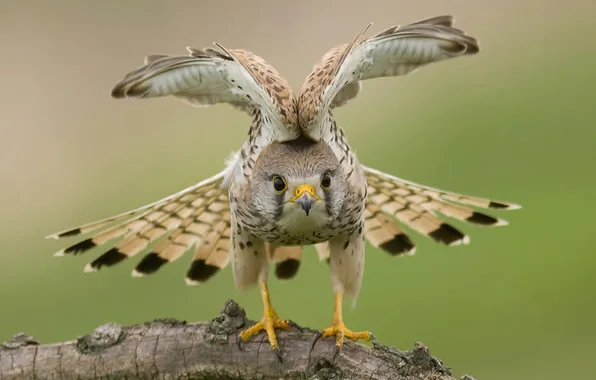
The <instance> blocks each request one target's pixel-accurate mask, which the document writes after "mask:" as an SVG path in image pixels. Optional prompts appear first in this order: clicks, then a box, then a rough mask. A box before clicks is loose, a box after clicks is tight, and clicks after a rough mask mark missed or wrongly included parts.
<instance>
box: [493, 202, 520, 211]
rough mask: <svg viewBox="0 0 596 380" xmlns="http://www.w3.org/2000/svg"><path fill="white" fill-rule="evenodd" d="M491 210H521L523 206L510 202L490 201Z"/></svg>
mask: <svg viewBox="0 0 596 380" xmlns="http://www.w3.org/2000/svg"><path fill="white" fill-rule="evenodd" d="M488 207H489V208H494V209H496V210H519V209H520V208H522V206H521V205H518V204H515V203H509V202H499V201H490V202H489V204H488Z"/></svg>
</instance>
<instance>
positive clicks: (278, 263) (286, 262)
mask: <svg viewBox="0 0 596 380" xmlns="http://www.w3.org/2000/svg"><path fill="white" fill-rule="evenodd" d="M268 245H269V260H270V261H271V262H272V263H274V264H275V276H276V277H277V278H279V279H280V280H289V279H291V278H293V277H295V276H296V274H297V273H298V269H300V259H301V258H302V247H301V246H278V245H274V244H268Z"/></svg>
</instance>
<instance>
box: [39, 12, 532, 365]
mask: <svg viewBox="0 0 596 380" xmlns="http://www.w3.org/2000/svg"><path fill="white" fill-rule="evenodd" d="M453 25H454V18H453V17H452V16H449V15H445V16H438V17H432V18H426V19H423V20H420V21H416V22H413V23H410V24H406V25H397V26H393V27H390V28H388V29H385V30H383V31H381V32H380V33H378V34H376V35H374V36H372V37H368V38H365V37H364V36H365V34H366V33H367V32H368V30H369V28H370V27H371V26H372V23H371V24H368V25H367V26H366V27H365V28H364V29H363V30H362V31H361V32H360V33H359V34H357V35H356V37H355V38H353V39H352V40H351V42H349V43H343V44H340V45H337V46H335V47H333V48H331V49H330V50H328V51H327V52H326V53H325V54H324V55H323V56H322V58H321V59H320V60H319V61H318V62H317V63H316V64H315V65H314V67H313V68H312V71H311V72H310V74H309V75H308V76H307V77H306V79H305V80H304V82H303V85H302V87H301V88H300V91H299V92H297V93H295V92H294V91H293V90H292V89H291V87H290V85H289V84H288V82H287V81H286V80H285V79H284V78H283V77H282V76H281V74H280V73H279V72H278V71H277V70H276V69H275V68H273V67H272V66H271V65H270V64H268V63H267V62H266V61H265V60H264V59H263V58H261V57H260V56H258V55H256V54H254V53H252V52H250V51H248V50H245V49H228V48H226V47H224V46H223V45H221V44H220V43H217V42H214V46H213V47H208V48H203V49H194V48H191V47H187V50H188V54H187V55H163V54H159V55H148V56H146V57H145V60H144V62H143V64H142V65H141V66H140V67H138V68H136V69H134V70H132V71H130V72H129V73H128V74H126V75H125V76H124V77H123V78H122V79H121V80H120V81H119V82H118V83H117V84H116V85H115V86H114V87H113V89H112V92H111V96H112V97H113V98H116V99H124V98H134V99H149V98H160V97H174V98H177V99H180V100H182V101H184V102H186V103H189V104H190V105H192V106H194V107H199V108H200V107H208V106H213V105H218V104H227V105H230V106H232V107H233V108H234V109H236V110H238V111H241V112H244V113H245V114H248V115H249V116H250V117H251V119H252V122H251V125H250V128H249V129H248V135H247V138H246V140H245V141H244V143H243V144H242V145H241V147H240V148H239V149H238V150H236V151H235V152H234V153H233V154H232V155H230V156H229V157H228V158H227V159H226V160H225V161H224V164H225V165H224V168H223V170H221V171H220V172H219V173H217V174H215V175H213V176H212V177H210V178H207V179H205V180H202V181H200V182H198V183H196V184H194V185H192V186H190V187H188V188H186V189H183V190H181V191H179V192H177V193H174V194H172V195H169V196H167V197H165V198H162V199H159V200H157V201H155V202H152V203H150V204H147V205H143V206H141V207H138V208H136V209H132V210H129V211H126V212H123V213H121V214H118V215H114V216H111V217H108V218H104V219H101V220H96V221H94V222H90V223H86V224H83V225H79V226H77V227H73V228H69V229H66V230H63V231H61V232H58V233H55V234H52V235H49V236H47V238H54V239H62V238H66V237H73V236H78V235H82V234H91V235H90V236H89V237H87V238H86V239H83V240H81V241H79V242H78V243H76V244H73V245H71V246H69V247H68V248H65V249H62V250H60V251H58V252H57V253H56V254H55V256H65V255H71V256H74V255H80V254H83V253H84V252H86V251H89V250H90V249H92V248H95V247H98V246H106V249H107V250H106V251H105V253H103V254H101V255H100V256H98V257H97V258H95V259H94V260H93V261H91V262H90V263H89V264H87V265H86V266H85V268H84V271H85V272H97V271H98V270H100V269H101V268H103V267H111V266H113V265H115V264H118V263H120V262H122V261H124V260H125V259H127V258H130V257H132V256H135V255H137V254H139V253H141V252H143V251H145V252H146V253H145V255H144V257H143V258H142V259H141V260H140V261H139V262H138V264H137V265H136V266H135V268H134V270H133V272H132V275H133V276H135V277H142V276H147V275H151V274H153V273H155V272H157V271H158V270H159V269H160V268H161V267H163V266H164V265H165V264H167V263H170V262H172V261H174V260H177V259H179V258H180V257H181V256H182V255H184V254H185V253H186V252H189V251H192V252H194V255H193V256H192V260H191V264H190V266H189V268H188V270H187V273H186V277H185V280H186V282H187V284H188V285H197V284H203V283H205V282H207V281H208V280H209V279H210V278H212V277H213V276H214V275H215V274H216V273H218V272H219V271H220V270H221V269H223V268H225V267H226V266H227V265H228V264H230V266H231V268H232V273H233V280H234V284H235V287H236V288H237V289H238V290H239V291H245V290H247V289H251V288H253V287H257V286H258V287H259V289H260V293H261V298H262V303H263V308H264V312H263V317H262V318H261V319H260V320H259V321H258V322H256V323H255V324H254V325H251V326H249V327H247V328H246V329H244V330H242V331H241V332H240V333H239V335H238V339H239V342H246V341H248V340H250V339H251V338H252V337H254V336H255V335H257V334H259V333H261V332H263V331H264V332H265V334H266V335H267V338H268V341H269V344H270V347H271V350H272V351H274V352H275V353H276V354H277V355H278V357H280V358H281V354H280V348H279V343H278V341H277V334H276V331H277V330H279V329H286V328H290V327H292V326H297V325H296V324H295V323H294V322H293V321H292V320H289V319H282V318H280V317H279V316H278V314H277V312H276V310H275V308H274V307H273V304H272V301H271V297H270V292H269V287H268V276H269V269H270V267H271V266H274V267H275V276H276V277H277V278H279V279H283V280H290V279H292V278H293V277H295V276H296V274H297V273H298V271H299V267H300V263H301V258H302V254H303V250H304V247H306V246H314V248H315V251H316V253H317V255H318V258H319V259H320V261H321V262H326V263H327V265H328V268H329V273H330V277H331V283H332V291H333V293H334V307H333V314H332V318H331V323H330V325H329V326H328V327H326V328H323V329H321V330H319V332H318V334H317V339H319V338H320V339H325V338H331V339H335V346H336V349H338V350H339V348H341V347H342V346H343V344H344V341H345V340H346V339H349V340H353V341H360V340H363V341H371V340H374V336H373V335H372V333H371V332H370V331H359V332H355V331H352V330H350V329H348V328H347V326H346V324H345V323H344V320H343V312H342V310H343V301H344V298H351V299H352V300H353V302H355V300H356V298H357V297H358V294H359V292H360V289H361V286H362V281H363V273H364V262H365V259H364V251H365V241H368V242H369V243H370V244H371V246H373V247H374V248H376V249H378V250H380V251H384V252H386V253H388V254H389V255H391V256H404V255H413V254H414V253H415V250H416V244H415V242H414V241H413V240H412V239H411V238H410V234H409V233H408V232H407V231H406V229H410V230H412V231H414V232H415V233H418V234H420V235H423V236H426V237H428V238H430V239H432V240H434V241H436V242H438V243H441V244H444V245H447V246H455V245H460V244H468V243H469V241H470V239H469V237H468V235H466V234H465V233H463V232H461V231H460V230H459V229H458V228H456V227H454V226H453V225H451V224H450V223H449V222H448V221H447V220H446V219H445V217H448V218H453V219H455V220H459V221H464V222H468V223H471V224H475V225H479V226H503V225H506V224H507V222H506V221H505V220H503V219H501V218H498V217H495V216H491V215H489V214H487V213H485V210H482V209H493V210H513V209H519V208H520V207H521V206H520V205H518V204H514V203H510V202H505V201H497V200H491V199H488V198H482V197H477V196H470V195H465V194H459V193H456V192H451V191H446V190H441V189H437V188H432V187H429V186H426V185H423V184H419V183H415V182H412V181H409V180H406V179H402V178H400V177H396V176H394V175H391V174H388V173H384V172H382V171H379V170H376V169H374V168H372V167H368V166H365V165H364V164H361V163H360V160H359V158H358V157H357V156H356V154H355V152H354V151H353V149H352V148H351V145H350V144H349V143H348V138H347V136H346V135H345V133H344V131H343V129H342V128H341V127H339V126H338V125H337V122H336V120H335V118H334V111H335V110H336V109H337V108H339V107H343V106H345V105H346V104H347V103H348V102H349V101H350V100H352V99H354V98H356V97H357V96H358V95H359V94H360V91H361V89H362V82H363V81H365V80H367V79H375V78H388V77H400V76H405V75H407V74H410V73H412V72H414V71H417V70H418V69H420V68H422V67H424V66H426V65H428V64H430V63H435V62H439V61H444V60H449V59H453V58H457V57H464V56H473V55H476V54H477V53H478V52H479V44H478V41H477V40H476V39H475V38H474V37H471V36H469V35H467V34H466V33H465V32H464V31H462V30H460V29H457V28H455V27H454V26H453ZM117 239H119V240H118V241H117V242H115V240H117ZM108 245H109V246H111V248H109V249H108ZM148 247H151V248H150V249H147V248H148ZM146 249H147V250H146ZM280 360H281V359H280Z"/></svg>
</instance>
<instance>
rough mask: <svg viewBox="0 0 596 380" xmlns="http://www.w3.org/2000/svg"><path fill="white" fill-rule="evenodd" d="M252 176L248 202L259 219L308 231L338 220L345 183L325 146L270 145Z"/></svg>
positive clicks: (306, 143) (305, 142) (309, 143)
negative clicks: (260, 217)
mask: <svg viewBox="0 0 596 380" xmlns="http://www.w3.org/2000/svg"><path fill="white" fill-rule="evenodd" d="M253 173H254V179H253V182H252V201H253V205H254V207H255V209H256V211H257V212H258V213H259V214H261V216H262V217H265V218H267V219H269V220H273V221H275V222H279V223H280V224H283V225H286V226H288V227H290V225H296V226H295V227H297V228H299V227H301V226H300V225H299V224H301V223H304V226H303V227H304V228H308V227H309V226H313V225H321V224H324V223H326V222H328V221H329V220H331V219H334V218H337V217H338V216H339V213H340V211H341V208H342V205H343V201H344V199H345V196H346V192H347V183H346V179H345V176H344V173H343V171H342V168H341V165H340V163H339V161H338V159H337V157H336V156H335V154H334V153H333V151H332V150H331V148H330V147H329V146H328V145H327V144H326V143H324V142H312V141H310V140H306V139H298V140H293V141H290V142H285V143H273V144H271V145H270V146H268V147H266V148H264V149H263V151H262V152H261V154H260V156H259V158H258V160H257V162H256V164H255V169H254V171H253Z"/></svg>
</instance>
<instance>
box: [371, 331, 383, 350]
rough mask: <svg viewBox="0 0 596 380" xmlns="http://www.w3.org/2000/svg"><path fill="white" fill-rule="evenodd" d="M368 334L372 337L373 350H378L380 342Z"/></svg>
mask: <svg viewBox="0 0 596 380" xmlns="http://www.w3.org/2000/svg"><path fill="white" fill-rule="evenodd" d="M368 334H369V335H370V342H371V343H372V345H373V348H378V347H379V346H380V345H381V343H379V341H378V340H377V338H375V336H374V335H373V334H372V333H371V332H370V331H369V332H368Z"/></svg>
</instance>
